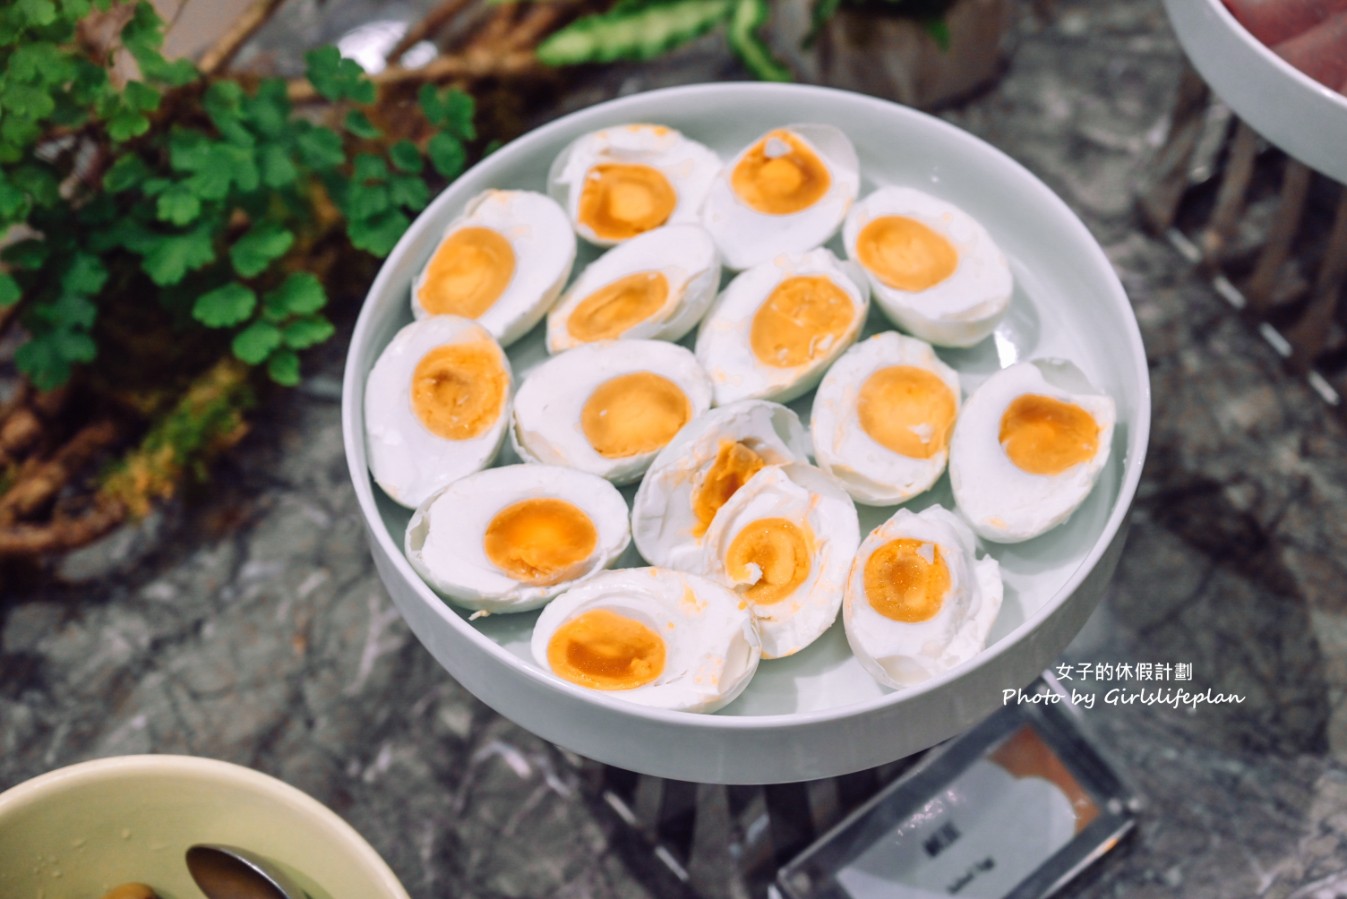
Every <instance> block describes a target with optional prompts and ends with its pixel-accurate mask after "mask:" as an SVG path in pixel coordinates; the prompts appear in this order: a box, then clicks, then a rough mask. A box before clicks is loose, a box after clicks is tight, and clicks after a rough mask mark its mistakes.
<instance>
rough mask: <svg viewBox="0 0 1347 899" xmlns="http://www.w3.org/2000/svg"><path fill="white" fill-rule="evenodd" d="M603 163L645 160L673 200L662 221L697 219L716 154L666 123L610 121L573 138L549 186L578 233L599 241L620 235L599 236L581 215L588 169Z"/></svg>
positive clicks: (554, 165) (606, 242) (607, 242)
mask: <svg viewBox="0 0 1347 899" xmlns="http://www.w3.org/2000/svg"><path fill="white" fill-rule="evenodd" d="M604 163H624V164H628V165H645V166H649V167H650V168H653V169H657V170H659V172H661V173H662V174H663V175H664V177H665V178H667V179H668V180H669V183H670V185H672V187H673V189H674V193H675V194H676V195H677V203H676V205H675V206H674V209H673V212H672V213H670V215H669V218H668V220H666V221H665V222H664V223H663V224H665V225H677V224H684V223H696V222H697V221H698V220H699V219H700V217H701V209H702V203H703V202H705V200H706V193H707V191H708V190H709V189H710V187H711V182H712V181H713V180H715V177H716V173H717V172H719V171H720V157H719V156H717V155H716V154H715V153H714V152H713V151H712V150H711V149H710V148H708V147H706V146H705V145H703V144H700V143H698V142H697V141H695V140H692V139H690V138H688V137H686V136H684V135H683V134H682V132H679V131H676V130H675V129H673V128H669V127H666V126H664V125H640V124H638V125H613V126H610V127H608V128H603V129H600V130H598V131H593V132H590V133H589V134H585V135H583V136H581V137H578V138H576V139H575V140H574V141H572V142H571V144H570V145H569V146H567V147H566V149H564V150H562V151H561V154H560V155H558V156H557V158H556V159H555V160H554V161H553V163H552V168H551V171H549V172H548V175H547V192H548V193H549V194H551V195H552V196H553V197H555V198H556V199H557V201H558V202H560V203H561V205H562V206H563V207H565V209H566V215H567V218H568V219H569V221H570V223H571V226H572V227H573V228H574V229H575V231H576V233H577V234H579V235H580V236H581V237H583V238H584V239H585V240H587V241H589V242H590V243H592V244H594V245H596V246H601V247H611V246H613V245H615V244H617V243H620V241H616V240H610V239H606V238H601V237H599V236H598V235H596V234H595V233H594V230H593V229H592V228H590V227H589V226H588V225H585V224H583V223H582V222H581V221H580V197H581V194H583V192H584V185H585V178H586V177H587V176H588V174H589V170H590V169H592V168H593V167H594V166H596V165H602V164H604ZM638 236H639V235H638Z"/></svg>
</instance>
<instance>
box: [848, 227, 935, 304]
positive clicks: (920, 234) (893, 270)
mask: <svg viewBox="0 0 1347 899" xmlns="http://www.w3.org/2000/svg"><path fill="white" fill-rule="evenodd" d="M856 255H857V256H858V257H859V259H860V263H861V265H863V266H865V267H866V268H867V269H869V270H870V272H871V273H872V274H873V275H874V276H875V277H876V278H878V279H879V280H880V281H881V282H883V283H884V284H887V285H888V286H889V287H893V288H896V289H898V290H906V291H909V292H912V293H915V292H917V291H920V290H926V289H927V288H929V287H934V286H935V285H937V284H939V283H940V282H941V281H944V280H945V279H946V278H948V277H949V276H950V275H952V274H954V270H955V269H956V268H958V266H959V252H958V251H957V250H955V249H954V245H953V244H951V243H950V242H949V241H948V240H946V239H945V238H944V237H942V236H941V235H940V234H938V233H936V232H935V231H934V230H933V229H931V228H929V227H927V226H926V225H924V224H922V223H921V222H919V221H917V220H916V219H911V218H908V217H907V216H903V215H887V216H882V217H880V218H877V219H873V220H872V221H871V222H870V223H869V224H867V225H866V226H865V227H864V228H862V229H861V233H860V235H858V236H857V238H856Z"/></svg>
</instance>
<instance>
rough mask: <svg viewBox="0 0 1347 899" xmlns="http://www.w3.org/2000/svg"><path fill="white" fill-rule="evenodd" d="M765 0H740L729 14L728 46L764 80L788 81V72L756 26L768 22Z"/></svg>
mask: <svg viewBox="0 0 1347 899" xmlns="http://www.w3.org/2000/svg"><path fill="white" fill-rule="evenodd" d="M768 12H769V10H768V8H767V0H739V2H737V3H736V4H735V5H734V13H733V15H732V16H731V17H730V27H729V40H730V47H731V48H732V49H733V50H734V52H735V53H736V54H738V56H739V58H740V59H741V60H743V63H744V65H745V66H747V67H748V70H749V71H750V72H752V73H753V74H754V75H755V76H757V77H758V78H760V79H761V80H763V81H790V80H792V79H791V72H790V69H788V68H786V66H785V65H784V64H782V62H781V61H780V60H778V59H777V58H776V57H775V56H773V55H772V51H771V50H770V49H768V47H767V45H766V44H764V43H763V41H762V38H761V37H760V36H759V34H758V29H759V28H761V27H762V26H763V25H764V24H766V22H767V15H768Z"/></svg>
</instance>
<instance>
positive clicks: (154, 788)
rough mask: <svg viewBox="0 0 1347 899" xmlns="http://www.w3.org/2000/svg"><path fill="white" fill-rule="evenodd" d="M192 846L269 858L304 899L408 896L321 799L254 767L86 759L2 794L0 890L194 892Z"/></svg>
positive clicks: (165, 895)
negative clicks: (189, 861)
mask: <svg viewBox="0 0 1347 899" xmlns="http://www.w3.org/2000/svg"><path fill="white" fill-rule="evenodd" d="M193 843H224V844H227V845H233V846H241V847H243V848H245V849H250V850H252V851H254V852H256V853H258V854H260V855H263V856H266V857H267V858H269V859H272V860H274V861H275V862H276V863H277V865H278V866H279V867H280V868H282V869H283V870H285V871H286V872H287V873H290V874H292V875H294V879H295V881H296V882H297V883H298V884H299V885H300V886H301V887H302V888H303V889H304V890H305V892H307V893H308V894H309V896H310V897H311V899H347V897H350V899H408V897H407V892H406V890H404V889H403V888H402V885H401V884H399V883H398V880H397V878H396V877H394V876H393V872H392V871H390V870H389V868H388V865H386V864H385V863H384V861H383V859H381V858H380V857H379V854H378V853H377V852H375V851H374V849H372V848H371V847H370V845H369V844H368V843H366V842H365V841H364V840H363V839H362V838H361V836H360V835H359V834H358V833H356V832H355V831H354V830H353V829H351V826H350V825H349V824H347V823H346V822H345V821H343V820H342V819H341V818H339V817H338V816H337V815H336V813H334V812H333V811H332V810H331V809H329V808H327V807H326V806H324V805H323V804H322V803H320V802H318V801H317V800H315V799H312V798H311V797H309V796H307V795H305V794H304V793H301V792H300V791H299V790H296V789H295V788H294V787H291V786H288V785H286V784H284V783H282V782H280V781H279V780H276V779H275V778H272V777H268V776H267V775H265V774H261V773H259V772H257V771H253V770H251V769H249V768H242V767H240V766H238V765H231V764H229V763H227V762H218V761H214V760H211V759H200V758H191V757H188V756H176V755H133V756H122V757H118V758H108V759H99V760H97V761H92V762H84V763H81V764H78V765H71V766H70V767H68V768H61V769H59V770H57V771H53V772H51V773H50V774H44V775H42V776H41V777H35V778H33V779H32V780H30V781H27V782H26V783H22V784H19V785H18V786H17V787H14V788H13V789H11V790H8V791H7V792H5V793H2V794H0V896H3V897H5V899H66V897H69V899H100V897H101V896H102V895H103V893H104V892H106V891H107V890H109V889H111V888H112V887H114V886H117V885H118V884H121V883H126V882H129V881H139V882H142V883H146V884H148V885H149V886H151V887H153V888H154V889H155V890H156V891H157V892H158V894H159V896H160V897H162V899H200V897H201V891H200V890H198V889H197V888H196V886H195V885H194V884H193V883H192V880H191V878H190V877H189V876H188V874H187V866H186V864H185V862H184V861H183V854H184V853H185V852H186V851H187V847H188V846H190V845H192V844H193Z"/></svg>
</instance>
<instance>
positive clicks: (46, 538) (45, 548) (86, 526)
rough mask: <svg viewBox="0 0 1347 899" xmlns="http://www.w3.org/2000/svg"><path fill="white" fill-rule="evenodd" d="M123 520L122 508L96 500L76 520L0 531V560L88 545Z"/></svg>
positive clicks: (109, 502)
mask: <svg viewBox="0 0 1347 899" xmlns="http://www.w3.org/2000/svg"><path fill="white" fill-rule="evenodd" d="M125 520H126V509H125V507H123V506H122V505H120V504H119V503H117V502H115V501H114V500H110V499H100V501H99V502H97V503H96V504H95V505H94V506H93V507H92V508H91V509H89V510H88V511H87V512H85V513H84V514H82V515H80V516H78V517H73V518H72V517H64V516H62V517H57V518H54V519H52V520H51V521H48V522H44V523H42V524H16V525H12V526H10V527H4V528H0V558H3V557H10V558H17V557H32V556H38V555H46V554H51V553H61V552H68V551H69V550H72V549H76V548H78V547H81V546H84V545H86V544H88V543H92V542H93V541H95V540H97V539H98V538H99V537H102V536H103V535H104V534H107V533H108V532H109V531H111V530H112V529H113V528H115V527H117V525H119V524H121V523H122V522H123V521H125Z"/></svg>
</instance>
